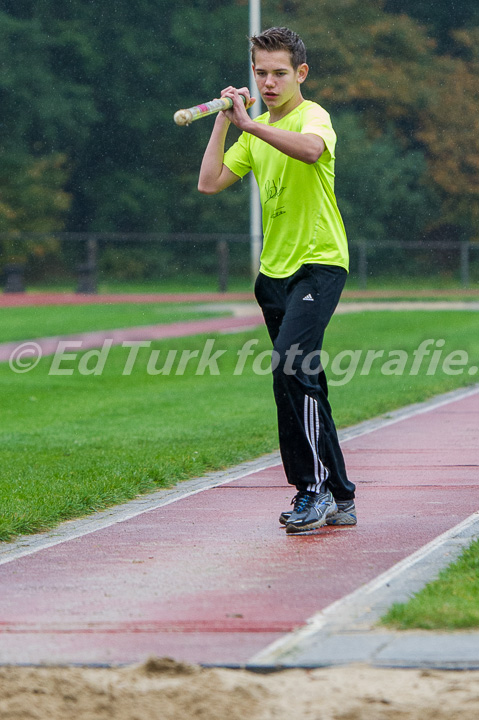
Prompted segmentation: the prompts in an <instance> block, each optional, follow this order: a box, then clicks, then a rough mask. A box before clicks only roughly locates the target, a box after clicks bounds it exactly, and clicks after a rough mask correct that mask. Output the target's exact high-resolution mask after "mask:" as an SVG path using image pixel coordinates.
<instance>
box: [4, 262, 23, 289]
mask: <svg viewBox="0 0 479 720" xmlns="http://www.w3.org/2000/svg"><path fill="white" fill-rule="evenodd" d="M23 270H24V266H23V264H22V263H8V265H5V267H4V270H3V273H4V277H5V287H4V290H3V291H4V292H6V293H23V292H25V282H24V280H23Z"/></svg>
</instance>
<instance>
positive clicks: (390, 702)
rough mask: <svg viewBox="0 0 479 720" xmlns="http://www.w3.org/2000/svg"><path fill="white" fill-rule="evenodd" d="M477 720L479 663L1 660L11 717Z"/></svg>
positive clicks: (1, 700) (2, 709) (4, 702)
mask: <svg viewBox="0 0 479 720" xmlns="http://www.w3.org/2000/svg"><path fill="white" fill-rule="evenodd" d="M296 717H298V718H301V719H302V720H390V719H394V720H413V719H414V720H446V719H447V720H456V719H457V720H459V719H460V720H477V718H479V671H476V672H457V671H454V672H453V671H437V670H390V669H379V668H371V667H368V666H360V665H354V666H348V667H341V668H324V669H317V670H287V671H283V672H277V673H270V674H267V675H260V674H256V673H251V672H246V671H242V670H241V671H240V670H226V669H205V668H200V667H197V666H193V665H183V664H181V663H176V662H174V661H173V660H169V659H150V660H148V661H147V662H145V663H144V664H143V665H141V666H136V667H128V668H120V669H93V668H76V667H75V668H47V667H44V668H38V667H35V668H31V667H2V668H0V718H1V719H2V720H69V718H75V720H106V719H107V718H108V719H111V718H114V719H115V720H155V719H158V720H179V719H180V718H181V720H189V719H195V718H198V719H200V718H201V719H203V718H204V719H205V720H270V719H273V718H288V719H289V718H296Z"/></svg>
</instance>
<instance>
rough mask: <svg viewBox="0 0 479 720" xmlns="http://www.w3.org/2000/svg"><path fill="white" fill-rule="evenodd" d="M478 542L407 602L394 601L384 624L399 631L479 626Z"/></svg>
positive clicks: (382, 621)
mask: <svg viewBox="0 0 479 720" xmlns="http://www.w3.org/2000/svg"><path fill="white" fill-rule="evenodd" d="M478 598H479V541H477V540H476V542H474V543H472V545H470V546H469V547H468V548H467V549H466V550H464V552H463V553H462V555H461V557H460V558H459V559H458V560H457V562H455V563H453V564H452V565H450V566H449V567H448V568H446V569H445V570H443V571H442V572H441V573H440V574H439V576H438V578H437V580H435V581H433V582H431V583H429V584H428V585H426V587H425V588H423V590H421V591H420V592H418V593H417V594H416V595H415V596H414V597H413V598H411V600H410V601H409V602H407V603H395V604H394V605H393V606H392V607H391V609H390V610H389V612H388V613H387V614H386V615H385V616H384V617H383V618H382V619H381V624H383V625H387V626H390V627H394V628H398V629H400V630H411V629H413V628H420V629H423V630H444V629H447V630H465V629H467V628H474V627H475V628H477V627H479V603H478Z"/></svg>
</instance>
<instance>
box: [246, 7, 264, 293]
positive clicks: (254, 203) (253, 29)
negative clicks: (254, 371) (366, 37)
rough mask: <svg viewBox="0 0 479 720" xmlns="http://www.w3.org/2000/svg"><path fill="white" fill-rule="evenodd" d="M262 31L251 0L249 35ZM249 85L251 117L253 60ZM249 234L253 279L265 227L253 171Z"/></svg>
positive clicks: (254, 89)
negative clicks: (263, 226)
mask: <svg viewBox="0 0 479 720" xmlns="http://www.w3.org/2000/svg"><path fill="white" fill-rule="evenodd" d="M260 32H261V0H249V35H250V37H251V36H252V35H258V34H259V33H260ZM249 87H250V92H251V94H252V95H254V97H255V98H256V102H255V104H254V105H253V106H252V108H251V111H250V112H251V117H252V118H256V117H258V115H261V98H260V96H259V92H258V88H257V87H256V81H255V79H254V73H253V69H252V67H251V62H250V63H249ZM249 208H250V209H249V236H250V248H251V250H250V252H251V275H252V277H253V279H254V278H255V277H256V275H257V274H258V270H259V258H260V255H261V247H262V237H263V228H262V221H261V202H260V197H259V189H258V184H257V182H256V179H255V177H254V175H253V173H251V180H250V203H249Z"/></svg>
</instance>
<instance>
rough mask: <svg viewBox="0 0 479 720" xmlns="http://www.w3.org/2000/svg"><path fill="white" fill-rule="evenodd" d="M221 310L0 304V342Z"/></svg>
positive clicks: (169, 306)
mask: <svg viewBox="0 0 479 720" xmlns="http://www.w3.org/2000/svg"><path fill="white" fill-rule="evenodd" d="M224 314H225V313H222V312H217V313H215V312H214V311H211V312H203V311H199V310H196V308H195V305H193V304H192V305H187V304H182V305H178V304H177V303H161V304H160V303H141V304H132V303H119V304H117V305H116V304H111V305H58V306H55V307H48V306H42V305H35V306H33V307H15V308H0V342H7V341H13V340H25V339H31V338H37V337H52V336H56V335H66V334H71V333H80V332H87V331H90V330H113V329H116V328H126V327H135V326H137V325H138V326H139V325H156V324H163V323H172V322H180V321H187V320H196V319H201V318H205V317H212V316H214V315H224Z"/></svg>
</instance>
